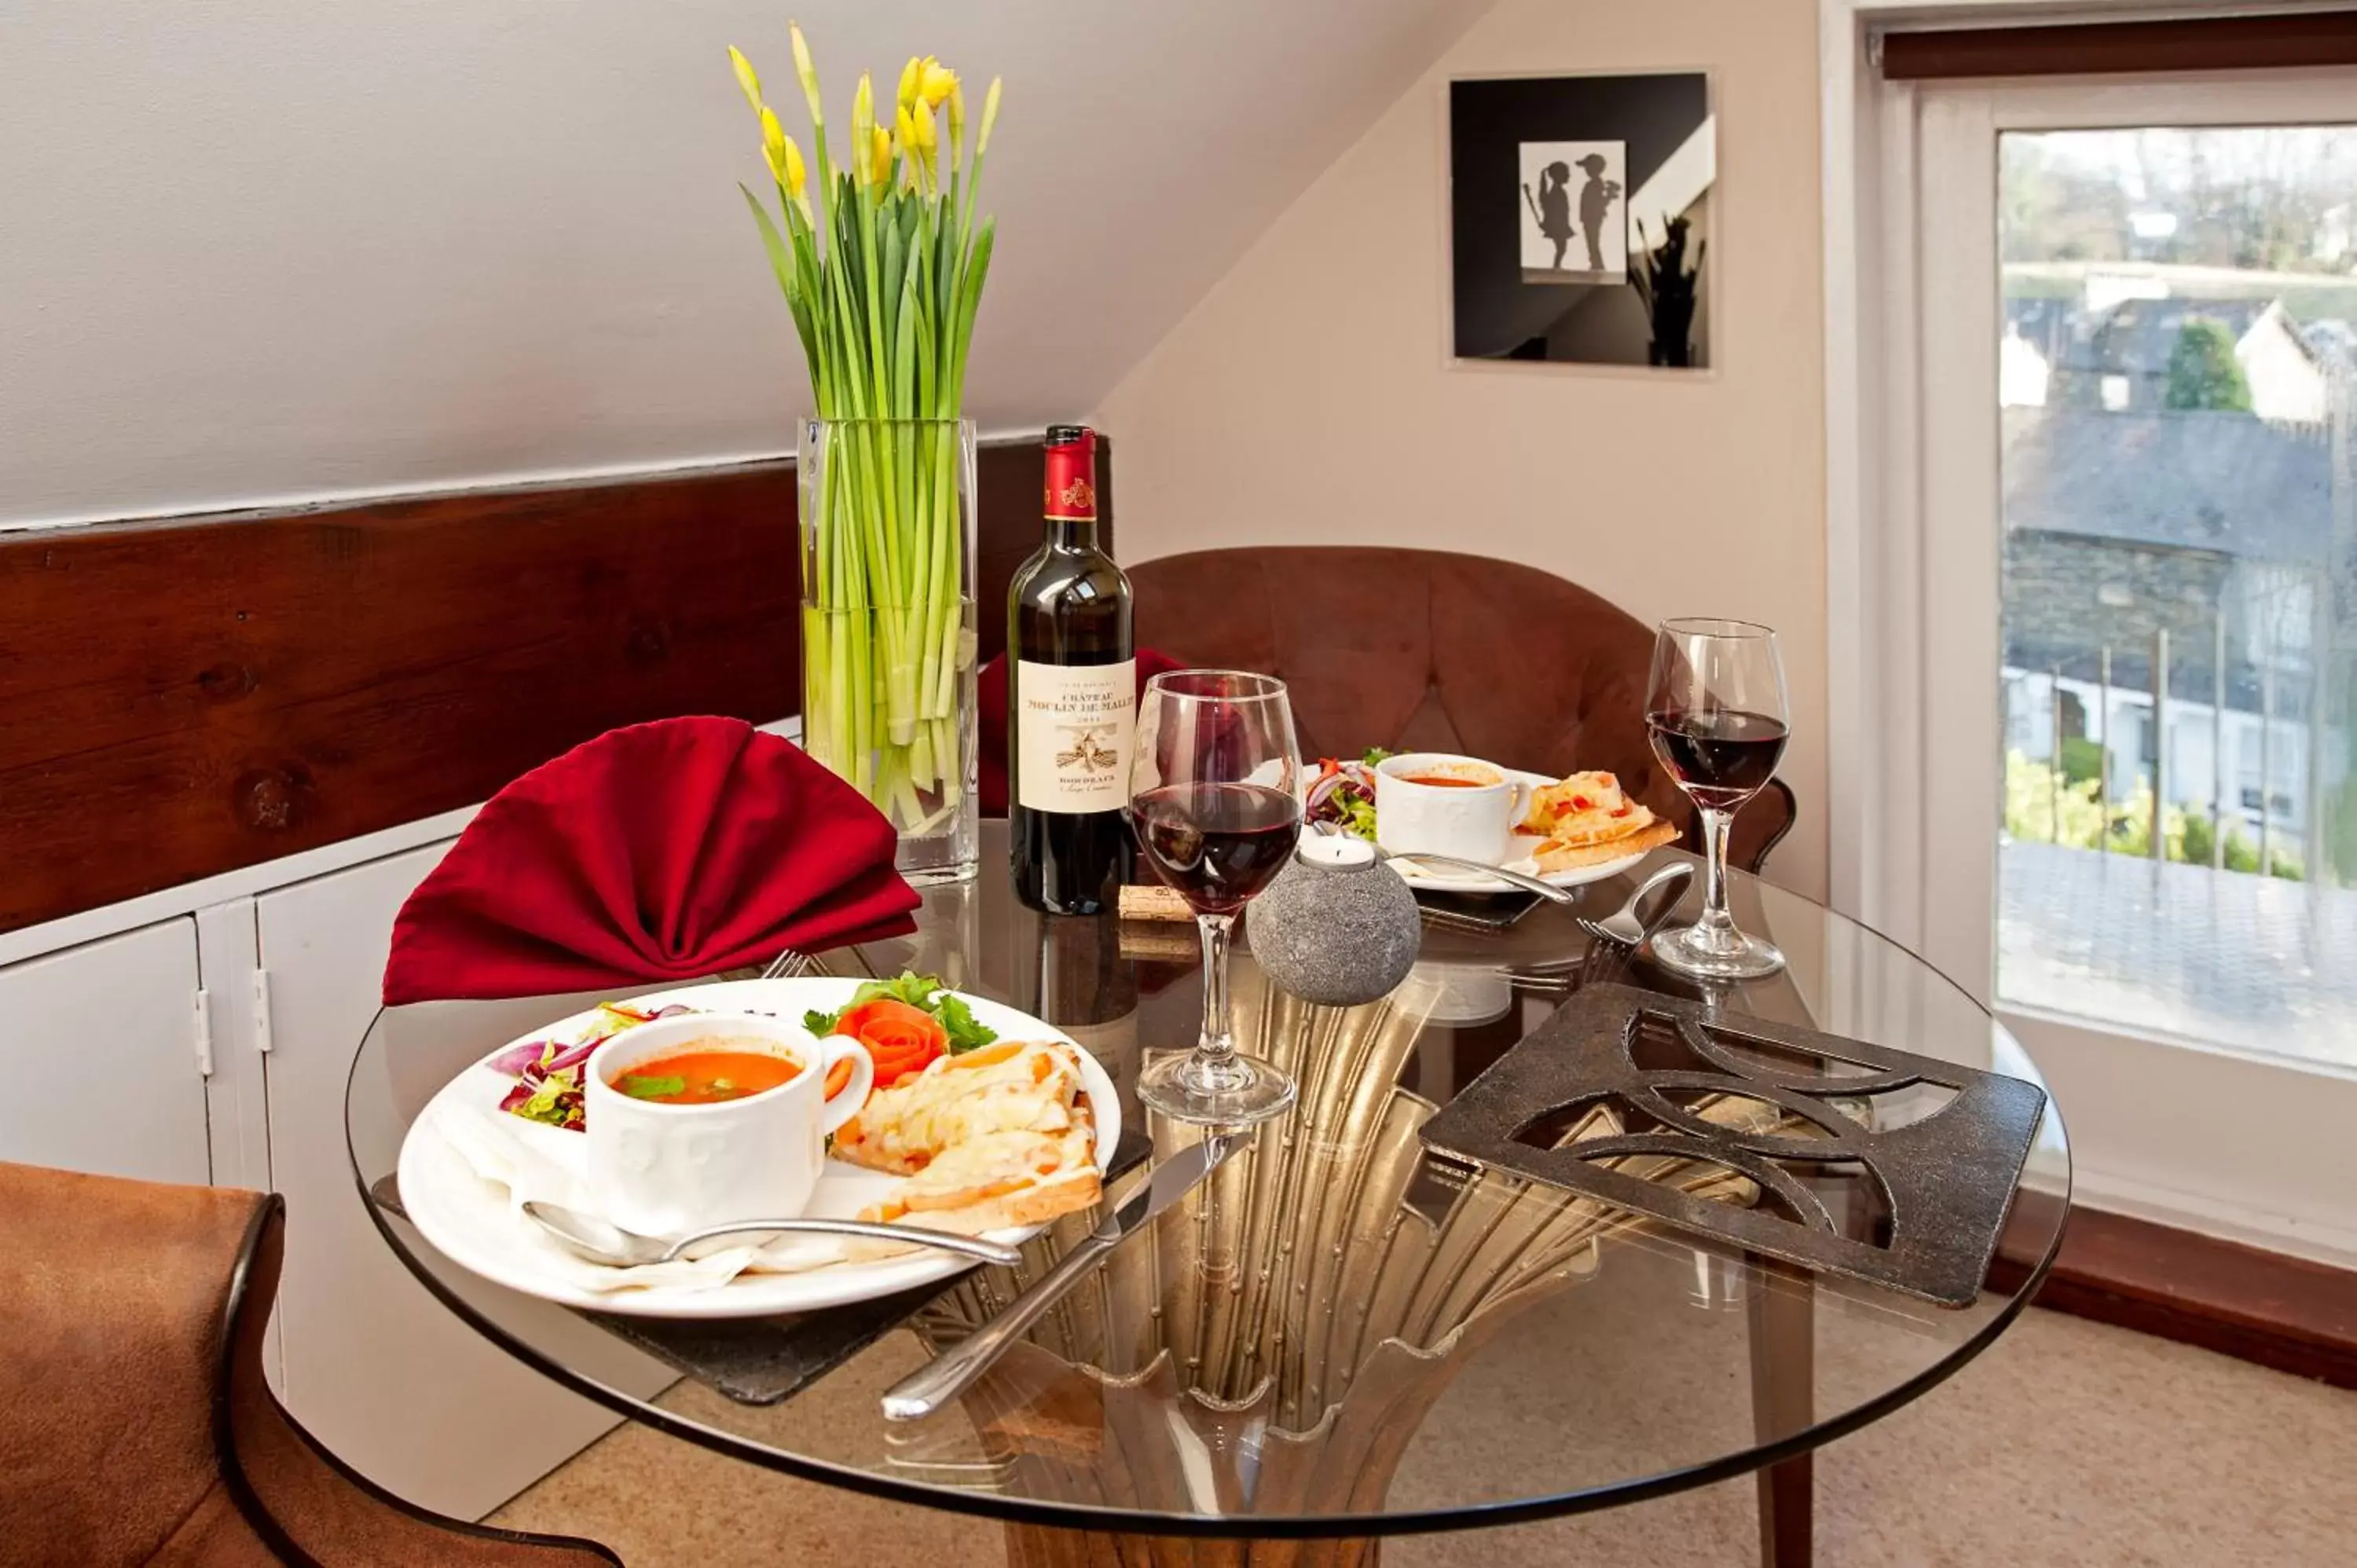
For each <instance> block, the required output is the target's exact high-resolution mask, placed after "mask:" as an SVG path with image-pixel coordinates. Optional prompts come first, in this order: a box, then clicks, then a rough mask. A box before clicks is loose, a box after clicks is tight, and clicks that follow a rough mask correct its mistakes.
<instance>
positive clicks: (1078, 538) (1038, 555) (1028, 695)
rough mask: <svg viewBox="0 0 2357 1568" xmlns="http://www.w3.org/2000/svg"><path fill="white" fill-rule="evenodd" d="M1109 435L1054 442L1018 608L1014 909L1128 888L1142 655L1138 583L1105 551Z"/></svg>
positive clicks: (1009, 620)
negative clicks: (1136, 614) (1100, 528)
mask: <svg viewBox="0 0 2357 1568" xmlns="http://www.w3.org/2000/svg"><path fill="white" fill-rule="evenodd" d="M1096 470H1097V438H1096V433H1095V432H1094V431H1092V430H1089V429H1087V428H1085V427H1083V426H1081V425H1077V424H1059V425H1055V426H1052V427H1050V428H1049V432H1048V492H1047V506H1046V512H1047V534H1046V537H1045V538H1044V539H1042V540H1041V541H1040V543H1039V549H1038V550H1036V551H1034V552H1033V553H1032V554H1031V558H1030V559H1029V560H1028V561H1026V562H1024V563H1023V564H1022V566H1021V567H1020V568H1018V569H1017V572H1016V574H1015V581H1014V583H1013V584H1012V585H1010V586H1009V587H1008V589H1007V594H1006V726H1007V736H1006V783H1007V790H1006V794H1007V800H1006V806H1007V812H1006V814H1007V817H1008V819H1009V821H1008V824H1007V825H1008V829H1009V836H1010V838H1011V840H1012V843H1013V857H1012V858H1013V869H1014V876H1015V896H1016V897H1017V898H1020V899H1021V900H1022V901H1023V902H1024V903H1026V904H1028V905H1029V906H1030V907H1031V908H1035V909H1045V910H1047V911H1048V912H1049V913H1050V914H1055V915H1094V914H1098V913H1101V912H1103V911H1104V910H1107V909H1110V908H1113V906H1114V901H1115V900H1116V899H1117V898H1118V897H1120V890H1121V885H1122V883H1123V882H1124V881H1125V880H1126V879H1127V877H1128V873H1129V865H1130V846H1129V830H1128V827H1127V824H1126V823H1125V822H1124V821H1123V814H1124V812H1123V809H1124V808H1125V806H1126V805H1127V804H1128V802H1129V753H1130V738H1131V736H1132V734H1133V732H1134V731H1135V728H1136V726H1137V655H1136V650H1135V648H1134V647H1133V645H1132V643H1131V640H1130V607H1129V579H1128V578H1127V577H1125V576H1124V575H1122V570H1121V568H1120V567H1118V566H1116V565H1114V562H1113V557H1112V556H1110V555H1107V554H1106V553H1104V551H1103V549H1102V548H1100V547H1099V545H1098V543H1097V472H1096Z"/></svg>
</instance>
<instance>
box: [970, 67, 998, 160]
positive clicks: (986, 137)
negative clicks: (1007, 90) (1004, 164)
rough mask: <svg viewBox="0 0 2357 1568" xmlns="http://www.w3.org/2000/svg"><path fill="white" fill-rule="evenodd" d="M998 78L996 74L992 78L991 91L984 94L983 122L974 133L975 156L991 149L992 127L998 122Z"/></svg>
mask: <svg viewBox="0 0 2357 1568" xmlns="http://www.w3.org/2000/svg"><path fill="white" fill-rule="evenodd" d="M998 81H999V79H998V78H996V77H995V76H994V77H992V78H991V79H990V91H989V92H987V93H985V95H984V96H983V100H982V124H981V125H980V126H979V127H977V128H976V129H975V131H974V156H975V157H980V156H982V155H983V154H984V153H985V152H987V151H988V150H989V148H990V128H991V126H993V125H994V124H997V122H998Z"/></svg>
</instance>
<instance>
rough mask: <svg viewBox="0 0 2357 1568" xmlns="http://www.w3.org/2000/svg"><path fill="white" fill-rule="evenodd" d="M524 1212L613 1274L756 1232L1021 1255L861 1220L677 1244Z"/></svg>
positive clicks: (763, 1224)
mask: <svg viewBox="0 0 2357 1568" xmlns="http://www.w3.org/2000/svg"><path fill="white" fill-rule="evenodd" d="M523 1211H524V1213H525V1214H526V1215H528V1216H530V1217H531V1218H532V1219H534V1220H536V1221H538V1222H539V1224H540V1227H541V1229H543V1230H546V1231H547V1232H548V1233H549V1234H550V1235H552V1236H554V1237H555V1238H556V1239H557V1240H560V1241H562V1242H564V1243H565V1245H566V1246H567V1247H569V1248H571V1249H572V1250H573V1251H576V1252H577V1253H579V1254H580V1255H581V1256H582V1257H585V1258H587V1259H588V1260H589V1261H590V1262H593V1263H610V1264H613V1265H614V1266H615V1267H617V1268H629V1267H631V1266H634V1265H637V1264H640V1263H668V1262H674V1261H675V1260H677V1258H678V1257H679V1255H680V1254H681V1253H682V1252H684V1251H687V1249H688V1248H690V1247H692V1246H694V1244H695V1243H696V1242H698V1241H709V1240H712V1239H713V1238H714V1237H716V1236H739V1235H751V1234H754V1233H756V1232H761V1231H767V1232H772V1233H776V1234H791V1235H798V1236H799V1235H813V1236H866V1237H868V1238H870V1239H871V1240H878V1241H902V1242H906V1243H908V1244H909V1245H910V1246H913V1247H935V1248H938V1249H940V1250H941V1251H944V1252H962V1253H963V1254H964V1255H965V1256H967V1257H969V1258H979V1259H981V1260H982V1261H983V1262H985V1263H1005V1264H1009V1265H1012V1264H1015V1263H1019V1262H1022V1261H1023V1254H1022V1253H1020V1252H1018V1251H1016V1250H1015V1249H1014V1248H1012V1247H1009V1246H1006V1244H1004V1243H1003V1242H998V1241H985V1240H983V1239H982V1238H981V1237H979V1236H960V1235H957V1234H955V1233H953V1232H952V1231H948V1230H926V1229H924V1228H922V1227H920V1226H916V1225H878V1224H872V1223H870V1222H869V1221H867V1220H865V1219H811V1218H804V1219H748V1220H743V1221H741V1222H739V1223H737V1224H735V1225H715V1226H712V1227H709V1228H708V1229H705V1230H696V1231H692V1232H690V1233H689V1234H687V1235H685V1236H683V1237H681V1238H680V1239H679V1240H676V1241H663V1240H658V1239H656V1238H655V1237H652V1236H640V1235H639V1234H638V1233H636V1232H635V1231H630V1230H623V1229H622V1228H621V1227H620V1226H619V1225H616V1224H614V1223H612V1222H611V1221H608V1220H605V1219H598V1218H597V1216H596V1215H594V1214H584V1213H582V1212H581V1210H579V1209H577V1208H565V1205H563V1204H561V1203H549V1202H545V1201H544V1200H542V1199H540V1198H536V1197H535V1198H530V1199H527V1200H526V1201H525V1203H524V1206H523Z"/></svg>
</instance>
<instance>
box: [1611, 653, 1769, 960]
mask: <svg viewBox="0 0 2357 1568" xmlns="http://www.w3.org/2000/svg"><path fill="white" fill-rule="evenodd" d="M1787 712H1788V709H1787V703H1786V702H1785V697H1784V660H1783V658H1782V656H1781V655H1780V654H1779V653H1778V652H1777V650H1776V634H1775V633H1774V632H1773V631H1770V629H1769V628H1766V627H1764V626H1754V625H1752V624H1751V623H1750V622H1749V621H1740V620H1708V619H1687V620H1665V621H1663V623H1662V625H1661V629H1660V630H1659V631H1658V632H1656V633H1655V634H1654V637H1653V674H1652V682H1650V683H1649V685H1648V686H1647V688H1646V693H1645V730H1646V733H1647V735H1648V736H1651V737H1652V743H1653V755H1654V756H1655V757H1660V758H1661V759H1662V766H1663V767H1664V768H1668V769H1669V770H1670V777H1671V778H1673V779H1676V780H1677V784H1678V788H1679V789H1683V790H1684V791H1685V792H1686V798H1687V799H1688V800H1692V801H1693V802H1694V803H1695V810H1696V811H1700V812H1701V813H1702V836H1703V847H1704V851H1705V853H1706V856H1707V859H1708V862H1709V872H1708V875H1706V877H1705V879H1704V883H1703V906H1702V918H1700V919H1698V920H1696V921H1695V923H1694V924H1693V925H1691V926H1687V927H1684V928H1682V929H1677V930H1670V931H1663V933H1661V935H1659V936H1657V937H1655V938H1654V939H1653V959H1654V961H1655V962H1657V963H1660V964H1661V965H1663V967H1664V968H1667V969H1672V970H1675V971H1676V972H1679V973H1681V974H1686V975H1692V976H1695V978H1697V979H1702V980H1754V979H1757V978H1759V977H1760V976H1761V975H1764V974H1773V973H1775V972H1777V971H1778V970H1780V969H1781V968H1783V967H1784V955H1783V954H1782V953H1781V952H1778V951H1777V950H1776V949H1775V947H1774V945H1773V944H1772V943H1770V942H1765V941H1762V940H1760V939H1759V938H1758V937H1752V936H1746V935H1745V934H1744V933H1743V932H1741V931H1739V930H1737V929H1735V918H1734V917H1733V916H1731V915H1729V914H1728V913H1727V826H1728V824H1729V823H1730V822H1733V821H1734V817H1735V812H1736V810H1737V808H1738V807H1740V806H1741V805H1742V804H1743V802H1744V801H1746V800H1749V799H1751V797H1752V796H1754V795H1756V794H1758V793H1759V792H1760V790H1761V789H1764V788H1766V786H1767V783H1768V780H1769V779H1772V778H1774V777H1775V776H1776V764H1777V762H1778V761H1779V760H1780V759H1781V757H1783V755H1784V741H1785V738H1786V736H1787V735H1788V734H1789V733H1790V731H1789V729H1788V727H1787Z"/></svg>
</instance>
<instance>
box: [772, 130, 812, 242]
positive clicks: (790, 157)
mask: <svg viewBox="0 0 2357 1568" xmlns="http://www.w3.org/2000/svg"><path fill="white" fill-rule="evenodd" d="M770 173H771V174H773V175H775V176H777V177H778V185H779V187H780V188H781V189H782V190H784V191H785V193H786V199H788V200H789V201H791V202H792V203H793V204H794V205H795V206H796V207H799V208H801V209H802V221H803V222H805V223H809V224H813V226H815V224H816V222H817V219H816V217H815V216H814V215H813V213H812V211H811V199H810V195H809V193H808V191H807V190H806V189H805V187H806V185H807V184H808V181H809V171H808V170H807V169H806V168H805V167H804V166H803V165H802V148H800V147H798V146H796V145H794V139H793V138H792V137H791V136H788V137H787V138H786V142H785V145H784V146H783V147H782V148H780V150H779V154H778V156H776V157H775V158H772V159H771V160H770Z"/></svg>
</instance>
